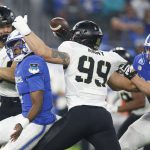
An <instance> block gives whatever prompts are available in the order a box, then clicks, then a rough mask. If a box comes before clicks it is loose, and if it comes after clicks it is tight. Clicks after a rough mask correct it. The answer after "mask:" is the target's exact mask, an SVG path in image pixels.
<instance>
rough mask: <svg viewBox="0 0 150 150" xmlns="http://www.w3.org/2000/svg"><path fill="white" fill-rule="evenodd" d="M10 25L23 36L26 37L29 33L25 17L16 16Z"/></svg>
mask: <svg viewBox="0 0 150 150" xmlns="http://www.w3.org/2000/svg"><path fill="white" fill-rule="evenodd" d="M12 25H13V26H14V27H15V28H16V29H17V30H18V31H19V32H20V33H21V34H22V35H23V36H25V35H28V34H30V33H31V30H30V28H29V26H28V25H27V16H26V15H25V16H24V18H23V17H22V16H18V17H16V18H15V20H14V22H13V23H12Z"/></svg>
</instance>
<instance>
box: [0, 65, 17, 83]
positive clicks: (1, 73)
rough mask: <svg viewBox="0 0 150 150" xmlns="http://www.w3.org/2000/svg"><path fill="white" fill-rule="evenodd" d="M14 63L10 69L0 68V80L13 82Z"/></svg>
mask: <svg viewBox="0 0 150 150" xmlns="http://www.w3.org/2000/svg"><path fill="white" fill-rule="evenodd" d="M15 68H16V62H13V63H12V65H11V67H0V80H7V81H11V82H15V77H14V71H15Z"/></svg>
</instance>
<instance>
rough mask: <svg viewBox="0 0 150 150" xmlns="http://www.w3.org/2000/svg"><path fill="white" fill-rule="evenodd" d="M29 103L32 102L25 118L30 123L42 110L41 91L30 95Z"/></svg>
mask: <svg viewBox="0 0 150 150" xmlns="http://www.w3.org/2000/svg"><path fill="white" fill-rule="evenodd" d="M30 96H31V101H32V107H31V109H30V111H29V113H28V116H27V118H28V119H29V121H30V122H32V121H33V120H34V118H35V117H36V116H37V115H38V114H39V112H40V111H41V108H42V104H43V91H42V90H39V91H35V92H31V93H30Z"/></svg>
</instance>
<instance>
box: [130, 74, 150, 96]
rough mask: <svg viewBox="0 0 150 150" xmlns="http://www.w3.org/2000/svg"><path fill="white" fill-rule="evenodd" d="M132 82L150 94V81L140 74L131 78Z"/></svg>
mask: <svg viewBox="0 0 150 150" xmlns="http://www.w3.org/2000/svg"><path fill="white" fill-rule="evenodd" d="M131 81H132V83H134V84H135V85H136V86H137V87H138V88H139V90H140V91H142V92H143V93H144V94H146V95H148V96H150V83H149V82H147V81H145V80H143V79H142V78H140V77H139V76H138V75H136V76H135V77H133V78H132V79H131Z"/></svg>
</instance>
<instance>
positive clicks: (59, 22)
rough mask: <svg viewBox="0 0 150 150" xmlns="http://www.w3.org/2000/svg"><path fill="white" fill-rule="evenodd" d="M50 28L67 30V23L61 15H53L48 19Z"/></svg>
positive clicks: (55, 30)
mask: <svg viewBox="0 0 150 150" xmlns="http://www.w3.org/2000/svg"><path fill="white" fill-rule="evenodd" d="M49 25H50V28H51V30H52V31H53V32H59V31H62V30H65V31H69V24H68V22H67V21H66V20H65V19H64V18H61V17H55V18H53V19H52V20H50V23H49Z"/></svg>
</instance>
